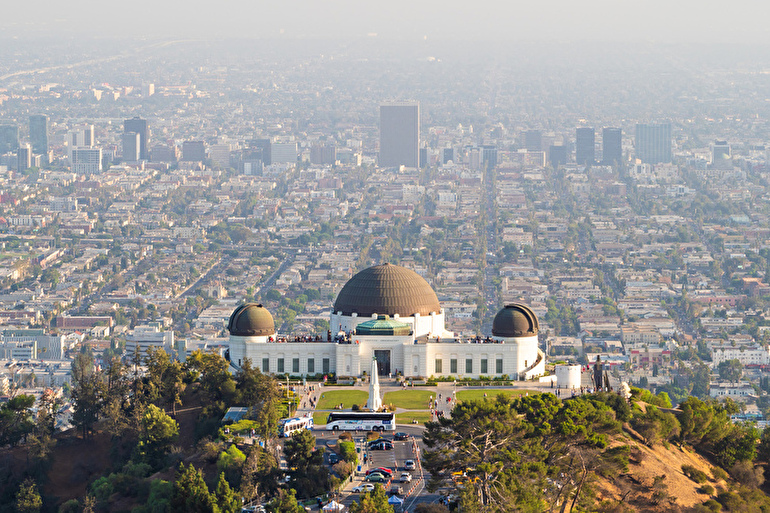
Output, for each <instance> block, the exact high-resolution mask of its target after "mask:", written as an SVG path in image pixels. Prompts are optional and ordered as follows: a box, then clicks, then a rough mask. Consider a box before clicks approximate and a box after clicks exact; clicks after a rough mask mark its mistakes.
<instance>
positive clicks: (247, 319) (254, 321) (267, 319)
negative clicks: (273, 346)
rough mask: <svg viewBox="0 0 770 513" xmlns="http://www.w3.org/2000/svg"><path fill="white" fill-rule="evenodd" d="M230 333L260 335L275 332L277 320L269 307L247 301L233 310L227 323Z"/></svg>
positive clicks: (248, 335) (247, 335)
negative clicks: (275, 320) (268, 309)
mask: <svg viewBox="0 0 770 513" xmlns="http://www.w3.org/2000/svg"><path fill="white" fill-rule="evenodd" d="M227 329H228V330H230V335H236V336H241V337H254V336H257V337H260V336H269V335H273V334H275V322H274V321H273V316H272V315H270V312H268V311H267V308H265V307H263V306H262V305H258V304H256V303H246V304H245V305H241V306H239V307H238V308H236V309H235V311H233V314H232V315H231V316H230V321H229V322H228V323H227Z"/></svg>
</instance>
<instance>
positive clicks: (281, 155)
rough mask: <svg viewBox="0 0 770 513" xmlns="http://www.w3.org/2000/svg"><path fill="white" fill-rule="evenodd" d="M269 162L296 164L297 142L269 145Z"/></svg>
mask: <svg viewBox="0 0 770 513" xmlns="http://www.w3.org/2000/svg"><path fill="white" fill-rule="evenodd" d="M270 162H271V164H296V163H297V143H295V142H288V143H273V144H271V145H270Z"/></svg>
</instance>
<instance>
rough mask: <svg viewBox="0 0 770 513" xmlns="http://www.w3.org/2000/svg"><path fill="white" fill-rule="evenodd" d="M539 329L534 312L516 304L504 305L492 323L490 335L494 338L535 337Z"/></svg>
mask: <svg viewBox="0 0 770 513" xmlns="http://www.w3.org/2000/svg"><path fill="white" fill-rule="evenodd" d="M539 329H540V323H538V321H537V316H536V315H535V312H533V311H532V309H531V308H529V307H528V306H525V305H522V304H518V303H515V304H511V305H505V308H503V309H502V310H500V311H499V312H497V315H495V320H494V321H493V322H492V335H494V336H496V337H527V336H530V335H537V331H538V330H539Z"/></svg>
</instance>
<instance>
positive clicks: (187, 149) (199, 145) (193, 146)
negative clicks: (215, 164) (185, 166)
mask: <svg viewBox="0 0 770 513" xmlns="http://www.w3.org/2000/svg"><path fill="white" fill-rule="evenodd" d="M205 159H206V145H204V144H203V141H185V142H183V143H182V160H183V161H185V162H200V161H203V160H205Z"/></svg>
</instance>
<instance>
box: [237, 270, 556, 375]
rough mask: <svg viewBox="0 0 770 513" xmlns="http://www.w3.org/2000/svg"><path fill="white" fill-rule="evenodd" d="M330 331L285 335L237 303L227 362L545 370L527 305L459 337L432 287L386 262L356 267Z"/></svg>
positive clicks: (411, 371)
mask: <svg viewBox="0 0 770 513" xmlns="http://www.w3.org/2000/svg"><path fill="white" fill-rule="evenodd" d="M333 308H334V311H333V313H332V314H331V319H330V326H331V328H332V329H331V330H330V331H329V333H328V334H327V336H326V337H323V339H322V340H319V339H318V338H316V339H313V340H306V339H302V340H300V339H298V338H294V339H292V338H291V337H288V338H287V337H282V336H280V335H278V334H277V333H276V331H275V325H274V323H273V318H272V315H271V314H270V312H268V311H267V310H266V309H265V308H264V307H263V306H262V305H256V304H246V305H241V306H239V307H238V308H237V309H236V310H235V311H234V312H233V314H232V316H231V317H230V321H229V323H228V330H229V331H230V350H229V351H230V352H229V355H230V362H231V364H232V365H233V367H234V368H236V369H237V368H239V367H240V366H241V365H242V364H243V362H244V360H245V359H246V358H248V359H250V360H251V362H252V365H253V366H255V367H257V368H259V369H260V370H261V371H262V372H266V373H271V374H289V375H295V376H302V375H313V374H332V373H333V374H336V375H337V376H341V377H357V376H361V375H362V374H363V373H364V372H368V370H369V368H370V365H371V361H372V358H376V359H377V366H378V369H379V372H380V374H381V375H393V374H397V373H400V374H403V375H404V376H405V377H409V378H417V377H424V378H427V377H430V376H433V377H456V378H458V379H461V378H478V377H480V376H506V375H507V376H508V377H509V378H510V379H529V378H532V377H534V376H540V375H542V374H544V372H545V355H544V354H543V352H542V351H541V350H540V349H539V347H538V330H539V324H538V320H537V317H536V316H535V314H534V313H533V312H532V310H531V309H529V308H528V307H526V306H524V305H519V304H514V305H507V306H506V307H505V308H503V309H502V310H501V311H500V312H499V313H498V314H497V316H496V317H495V320H494V323H493V327H492V335H491V336H488V337H486V338H484V339H481V338H478V339H471V340H466V339H459V338H457V337H456V336H455V334H454V333H452V332H450V331H447V330H446V328H445V326H444V310H443V309H442V308H441V306H440V304H439V302H438V298H437V297H436V294H435V292H433V289H432V288H431V287H430V285H429V284H428V283H427V282H426V281H425V280H424V279H423V278H422V277H420V276H419V275H418V274H416V273H414V272H413V271H411V270H409V269H406V268H403V267H400V266H395V265H390V264H383V265H378V266H374V267H370V268H368V269H364V270H363V271H361V272H359V273H358V274H356V275H355V276H353V278H351V279H350V280H349V281H348V283H347V284H345V286H344V287H343V288H342V289H341V290H340V293H339V295H338V296H337V300H336V301H335V304H334V307H333Z"/></svg>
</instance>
